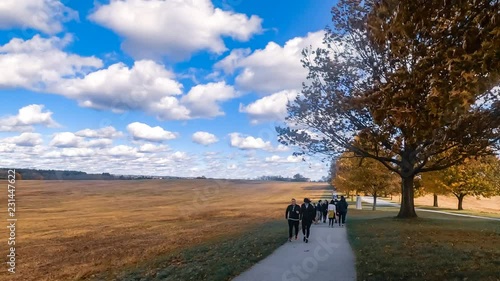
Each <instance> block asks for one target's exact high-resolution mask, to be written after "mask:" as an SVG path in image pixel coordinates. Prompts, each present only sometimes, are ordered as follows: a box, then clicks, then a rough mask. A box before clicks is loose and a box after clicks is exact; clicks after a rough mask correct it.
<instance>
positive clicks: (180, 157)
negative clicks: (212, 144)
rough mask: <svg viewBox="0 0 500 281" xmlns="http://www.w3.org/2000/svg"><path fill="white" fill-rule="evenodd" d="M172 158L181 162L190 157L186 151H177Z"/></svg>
mask: <svg viewBox="0 0 500 281" xmlns="http://www.w3.org/2000/svg"><path fill="white" fill-rule="evenodd" d="M172 159H173V160H174V161H176V162H179V161H184V160H187V159H189V156H188V155H187V153H186V152H182V151H176V152H175V153H173V154H172Z"/></svg>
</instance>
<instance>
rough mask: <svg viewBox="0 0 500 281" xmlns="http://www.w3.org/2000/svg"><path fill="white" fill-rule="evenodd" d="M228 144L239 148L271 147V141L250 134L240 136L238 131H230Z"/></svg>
mask: <svg viewBox="0 0 500 281" xmlns="http://www.w3.org/2000/svg"><path fill="white" fill-rule="evenodd" d="M229 137H230V145H231V146H232V147H237V148H239V149H243V150H245V149H270V148H272V145H271V142H269V141H264V140H263V139H261V138H254V137H252V136H246V137H245V136H242V135H241V134H240V133H231V134H229Z"/></svg>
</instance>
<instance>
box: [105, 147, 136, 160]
mask: <svg viewBox="0 0 500 281" xmlns="http://www.w3.org/2000/svg"><path fill="white" fill-rule="evenodd" d="M107 154H108V155H110V156H114V157H138V156H139V155H138V153H137V149H136V148H135V147H131V146H128V145H117V146H114V147H112V148H110V149H108V151H107Z"/></svg>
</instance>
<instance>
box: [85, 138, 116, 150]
mask: <svg viewBox="0 0 500 281" xmlns="http://www.w3.org/2000/svg"><path fill="white" fill-rule="evenodd" d="M111 144H113V141H112V140H111V139H91V140H89V141H88V142H85V143H84V145H85V146H86V147H98V148H104V147H108V146H110V145H111Z"/></svg>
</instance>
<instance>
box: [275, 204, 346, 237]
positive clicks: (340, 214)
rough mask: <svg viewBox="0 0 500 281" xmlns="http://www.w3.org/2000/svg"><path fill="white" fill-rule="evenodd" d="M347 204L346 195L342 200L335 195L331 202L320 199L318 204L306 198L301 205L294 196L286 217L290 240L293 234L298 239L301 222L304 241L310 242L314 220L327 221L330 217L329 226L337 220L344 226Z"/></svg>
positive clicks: (318, 221) (315, 221)
mask: <svg viewBox="0 0 500 281" xmlns="http://www.w3.org/2000/svg"><path fill="white" fill-rule="evenodd" d="M347 206H348V204H347V201H346V200H345V198H344V196H341V197H340V201H339V200H337V198H336V197H335V198H334V199H332V200H331V201H330V202H328V201H327V200H324V201H322V200H319V201H318V203H317V204H312V203H311V200H310V199H309V198H304V203H303V204H302V205H300V206H299V205H297V202H296V200H295V198H292V202H291V204H290V205H288V207H287V208H286V211H285V218H286V219H287V220H288V241H290V242H291V241H292V238H293V234H295V240H297V239H298V234H299V224H300V222H302V234H303V236H304V237H303V241H304V242H306V243H308V242H309V235H310V233H311V225H312V224H313V222H314V223H315V224H318V223H321V221H323V223H326V218H327V217H328V227H333V226H334V224H335V223H337V222H338V224H339V226H344V224H345V218H346V214H347ZM294 230H295V231H294Z"/></svg>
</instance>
